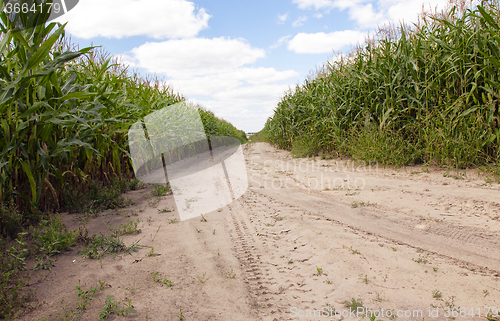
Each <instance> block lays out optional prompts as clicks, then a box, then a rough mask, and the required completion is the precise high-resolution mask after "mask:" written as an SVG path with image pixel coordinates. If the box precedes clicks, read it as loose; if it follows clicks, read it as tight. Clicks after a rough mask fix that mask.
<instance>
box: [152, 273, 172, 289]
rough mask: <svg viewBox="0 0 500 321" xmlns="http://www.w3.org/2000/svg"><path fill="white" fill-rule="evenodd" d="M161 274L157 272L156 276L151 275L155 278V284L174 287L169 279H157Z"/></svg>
mask: <svg viewBox="0 0 500 321" xmlns="http://www.w3.org/2000/svg"><path fill="white" fill-rule="evenodd" d="M159 274H160V272H155V273H154V274H152V275H151V277H152V278H153V282H156V283H160V284H161V286H163V285H164V284H165V285H167V286H168V287H172V282H171V281H169V280H168V279H161V278H160V279H157V278H156V277H157V276H158V275H159Z"/></svg>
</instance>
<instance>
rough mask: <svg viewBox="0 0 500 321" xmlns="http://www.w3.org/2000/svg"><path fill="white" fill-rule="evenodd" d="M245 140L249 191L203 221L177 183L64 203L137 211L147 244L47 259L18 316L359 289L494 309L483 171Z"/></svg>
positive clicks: (298, 304)
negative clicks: (318, 153)
mask: <svg viewBox="0 0 500 321" xmlns="http://www.w3.org/2000/svg"><path fill="white" fill-rule="evenodd" d="M244 149H245V152H244V154H245V160H246V165H247V166H246V167H247V172H248V178H249V182H250V183H249V188H248V190H247V191H246V192H245V193H244V194H243V196H242V197H240V198H239V199H238V200H236V201H235V202H233V203H231V204H229V205H227V206H225V207H223V208H221V209H218V210H215V211H213V212H211V213H208V214H207V215H205V218H206V222H205V221H203V220H201V219H200V218H193V219H190V220H185V221H179V219H178V214H177V213H176V211H175V210H174V211H172V212H162V213H160V211H159V210H158V209H164V208H168V209H173V208H174V199H173V196H172V195H170V196H166V197H163V198H162V199H160V200H159V202H157V203H156V202H155V201H154V200H155V197H153V196H151V189H150V188H149V189H148V188H146V189H141V190H137V191H129V192H127V193H126V194H125V195H124V197H129V198H130V199H131V200H132V201H133V202H135V205H132V206H129V207H127V208H124V209H120V210H119V211H117V210H112V211H106V212H105V213H103V214H102V215H101V216H99V217H98V218H91V219H89V220H84V221H82V219H81V216H80V215H68V214H65V215H63V220H64V223H65V224H66V225H67V227H68V228H70V229H75V228H79V227H85V228H87V230H88V231H89V233H99V232H102V233H109V231H110V228H116V227H118V226H120V224H125V223H127V222H129V221H131V220H133V221H136V220H137V219H139V220H140V221H141V222H140V223H139V224H138V228H140V229H141V233H139V234H132V235H124V236H123V240H124V242H125V244H132V243H134V242H136V241H138V240H140V242H139V244H141V245H143V246H145V247H143V248H141V249H139V250H138V251H137V252H136V253H132V254H131V255H129V254H124V253H121V254H119V255H118V256H112V255H107V256H105V257H103V258H102V259H101V260H99V259H87V258H83V257H82V255H79V254H78V253H77V251H78V250H79V249H81V248H82V246H75V247H74V248H73V249H72V250H71V251H67V252H65V253H62V254H61V255H58V256H57V261H56V262H55V266H54V267H52V269H51V271H34V272H33V276H32V278H31V280H30V285H29V286H28V288H29V289H32V290H36V295H35V297H34V299H33V300H32V301H31V302H30V303H29V305H30V306H31V307H32V309H27V310H26V311H24V312H23V313H22V315H21V316H20V317H19V318H18V320H43V318H45V320H65V319H68V320H71V319H75V320H77V319H81V320H98V319H99V313H100V312H101V311H103V309H104V304H105V300H106V296H107V295H113V296H114V299H115V301H117V302H121V303H122V305H121V306H122V307H123V303H126V302H128V300H130V304H131V305H132V306H133V307H134V309H135V310H136V311H137V312H136V313H133V314H130V315H128V316H116V315H115V314H113V315H111V317H110V320H179V319H181V313H182V317H183V318H182V319H183V320H343V319H345V320H363V313H365V312H366V310H363V309H359V310H356V307H355V306H353V305H352V302H353V301H355V302H357V303H361V302H362V305H363V307H364V308H365V309H370V310H371V311H372V312H373V313H374V314H377V313H378V314H379V316H378V317H376V318H375V319H376V320H390V319H392V317H391V315H395V316H397V320H424V319H425V320H451V319H452V317H456V320H486V318H485V316H486V314H487V313H488V312H490V313H495V312H498V308H500V197H499V195H500V185H499V184H496V183H492V184H488V183H487V182H488V180H487V179H486V178H485V177H484V176H483V175H481V174H480V173H479V172H478V171H477V170H467V171H463V170H462V171H461V172H460V173H457V172H455V171H453V170H450V171H447V170H446V169H443V168H437V167H436V168H434V167H422V166H412V167H404V168H399V169H394V168H383V167H381V166H377V164H376V163H366V164H361V163H354V162H353V161H352V160H349V159H343V160H341V159H328V160H324V159H321V158H320V157H316V158H314V159H313V158H310V159H294V158H292V157H291V155H290V153H289V152H286V151H281V150H277V149H275V148H273V147H271V146H270V145H269V144H267V143H252V144H246V145H245V148H244ZM155 203H156V204H155ZM151 248H153V249H154V251H153V254H152V255H151ZM29 264H30V266H33V264H34V262H30V263H29ZM155 274H156V276H155ZM165 279H167V280H168V281H170V282H171V285H172V286H169V285H168V283H164V282H162V281H163V280H165ZM155 280H159V282H155ZM99 281H101V284H104V286H103V289H102V290H98V291H97V292H96V294H95V296H94V297H93V299H92V300H89V303H88V305H87V306H86V309H85V311H84V312H81V313H79V314H77V315H73V316H69V315H70V312H71V311H74V310H75V309H76V306H77V303H78V302H79V301H78V300H79V299H78V298H77V294H78V291H77V290H76V289H75V286H78V285H80V287H81V289H82V290H84V291H86V290H88V289H90V288H91V287H99ZM346 301H349V302H350V303H351V304H350V305H349V304H347V303H346ZM353 307H354V309H353ZM460 308H461V309H460ZM65 315H66V316H67V317H66V318H65ZM369 316H370V315H368V316H365V319H370V318H369ZM366 317H368V318H366Z"/></svg>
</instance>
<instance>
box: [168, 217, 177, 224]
mask: <svg viewBox="0 0 500 321" xmlns="http://www.w3.org/2000/svg"><path fill="white" fill-rule="evenodd" d="M177 222H179V221H178V220H177V219H176V218H173V219H171V220H170V222H169V224H174V223H177Z"/></svg>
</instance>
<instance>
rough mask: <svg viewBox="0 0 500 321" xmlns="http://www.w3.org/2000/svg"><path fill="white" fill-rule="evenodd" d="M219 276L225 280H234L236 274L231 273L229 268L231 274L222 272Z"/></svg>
mask: <svg viewBox="0 0 500 321" xmlns="http://www.w3.org/2000/svg"><path fill="white" fill-rule="evenodd" d="M220 274H221V275H222V276H223V277H225V278H226V279H234V278H236V273H234V272H233V269H232V268H231V272H224V271H221V272H220Z"/></svg>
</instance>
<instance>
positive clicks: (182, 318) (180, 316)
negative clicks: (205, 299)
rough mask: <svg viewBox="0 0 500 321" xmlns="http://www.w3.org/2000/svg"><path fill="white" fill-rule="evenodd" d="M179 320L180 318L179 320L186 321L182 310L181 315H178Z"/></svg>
mask: <svg viewBox="0 0 500 321" xmlns="http://www.w3.org/2000/svg"><path fill="white" fill-rule="evenodd" d="M176 317H177V318H179V320H181V321H182V320H184V315H183V314H182V310H179V314H177V315H176Z"/></svg>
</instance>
